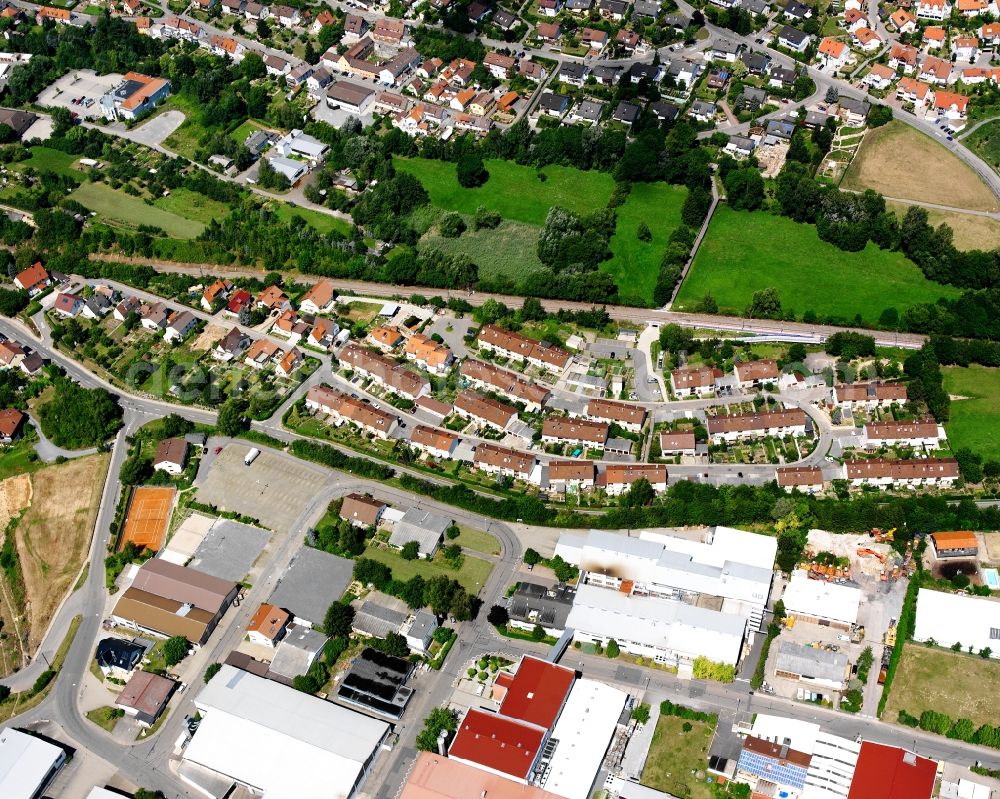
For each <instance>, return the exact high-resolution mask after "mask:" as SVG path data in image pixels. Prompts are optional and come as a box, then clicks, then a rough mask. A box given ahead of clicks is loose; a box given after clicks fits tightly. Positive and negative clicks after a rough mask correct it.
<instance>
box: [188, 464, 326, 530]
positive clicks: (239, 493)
mask: <svg viewBox="0 0 1000 799" xmlns="http://www.w3.org/2000/svg"><path fill="white" fill-rule="evenodd" d="M249 451H250V447H248V446H246V445H243V444H230V445H229V446H227V447H226V448H225V449H224V450H223V451H222V452H221V453H219V455H218V457H216V458H214V459H212V462H211V463H210V464H208V465H205V464H204V463H203V464H202V466H201V469H199V472H198V479H197V480H196V481H195V486H196V487H197V489H198V494H197V499H198V501H199V502H203V503H205V504H207V505H214V506H215V507H217V508H218V509H219V510H228V511H236V512H238V513H242V514H243V515H244V516H249V517H251V518H254V519H258V520H259V521H260V523H261V525H262V526H264V527H268V528H270V529H272V530H276V531H280V532H288V531H290V530H291V529H292V525H293V524H294V523H295V520H296V519H297V518H298V517H299V515H300V514H301V513H302V511H303V510H304V509H305V507H306V506H307V505H308V504H309V503H310V502H311V501H312V500H313V498H314V497H315V496H316V494H317V493H319V492H320V491H321V490H322V489H323V488H324V486H325V485H326V484H327V480H328V478H327V477H326V476H325V475H324V474H323V473H322V471H321V470H320V469H319V468H318V467H314V466H311V465H309V464H306V463H302V462H297V461H293V460H291V459H287V458H282V457H281V456H279V455H276V454H274V453H272V452H267V451H265V452H262V453H261V454H260V455H259V456H258V457H257V458H256V459H255V460H254V462H253V463H252V464H250V465H249V466H247V465H246V464H244V462H243V458H244V457H245V456H246V454H247V452H249Z"/></svg>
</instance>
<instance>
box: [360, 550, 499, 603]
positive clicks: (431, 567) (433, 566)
mask: <svg viewBox="0 0 1000 799" xmlns="http://www.w3.org/2000/svg"><path fill="white" fill-rule="evenodd" d="M364 557H366V558H371V559H372V560H377V561H378V562H379V563H384V564H385V565H386V566H388V567H389V568H390V569H392V577H393V579H395V580H402V581H403V582H406V581H407V580H409V579H410V578H411V577H415V576H416V575H418V574H419V575H420V576H422V577H423V578H424V579H425V580H429V579H430V578H431V577H437V576H438V575H440V574H443V575H444V576H445V577H448V578H450V579H454V580H458V581H459V582H460V583H461V584H462V587H463V588H464V589H465V590H466V591H468V592H469V593H470V594H473V595H476V594H478V593H479V592H480V590H482V587H483V586H484V585H485V584H486V579H487V578H488V577H489V576H490V572H491V571H492V570H493V564H492V563H490V562H489V561H486V560H482V559H481V558H475V557H473V556H472V555H469V554H465V555H464V556H463V557H464V559H463V562H462V566H461V568H460V569H457V570H456V569H452V568H450V567H449V566H448V565H447V564H446V563H445V562H444V560H443V559H442V558H441V554H440V552H439V553H438V554H437V555H436V556H435V558H434V560H429V561H428V560H403V556H402V555H400V554H399V553H398V552H397V551H396V550H394V549H384V548H382V547H378V546H369V547H368V548H367V549H365V554H364Z"/></svg>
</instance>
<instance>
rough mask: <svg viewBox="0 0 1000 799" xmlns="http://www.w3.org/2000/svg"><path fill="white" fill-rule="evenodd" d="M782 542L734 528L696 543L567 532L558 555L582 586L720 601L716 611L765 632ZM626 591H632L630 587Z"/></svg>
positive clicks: (645, 535) (672, 538)
mask: <svg viewBox="0 0 1000 799" xmlns="http://www.w3.org/2000/svg"><path fill="white" fill-rule="evenodd" d="M776 552H777V540H776V539H775V538H774V537H772V536H765V535H757V534H756V533H749V532H746V531H744V530H735V529H733V528H731V527H715V528H710V529H708V530H706V531H705V532H704V533H703V534H701V535H699V536H698V537H697V538H685V537H681V536H677V535H665V534H662V533H654V532H648V531H643V532H641V533H640V534H639V536H638V537H630V536H626V535H621V534H618V533H608V532H604V531H601V530H591V531H590V532H589V533H588V534H587V535H577V534H573V533H565V534H563V535H561V536H560V537H559V542H558V543H557V544H556V549H555V554H556V555H560V556H561V557H562V558H563V560H565V561H566V562H567V563H572V564H574V565H576V566H578V567H579V568H580V570H581V572H583V574H582V576H581V582H585V583H588V584H591V585H595V586H602V587H604V588H611V589H614V590H615V591H621V590H623V584H626V583H631V588H630V590H629V591H628V593H632V594H636V595H649V596H656V597H662V598H665V599H684V600H685V601H687V602H689V603H691V604H694V603H695V602H697V604H701V605H704V604H705V603H703V602H699V601H698V598H699V597H715V598H717V599H718V600H719V601H718V602H715V603H712V604H713V605H714V607H715V609H716V610H719V611H722V612H723V613H726V614H732V615H737V616H742V617H743V618H744V619H746V620H748V621H749V622H750V627H751V629H753V630H758V629H760V624H761V621H762V619H763V612H764V607H765V606H766V604H767V599H768V596H769V595H770V591H771V579H772V576H773V569H774V557H775V554H776ZM626 587H627V586H626Z"/></svg>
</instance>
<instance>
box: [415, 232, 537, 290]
mask: <svg viewBox="0 0 1000 799" xmlns="http://www.w3.org/2000/svg"><path fill="white" fill-rule="evenodd" d="M466 224H467V225H469V229H468V230H466V231H465V233H463V234H462V235H461V236H460V237H459V238H457V239H446V238H445V237H444V236H441V235H438V233H437V229H436V228H431V230H429V231H428V232H427V234H426V235H425V236H424V238H423V239H422V241H421V244H422V245H424V246H427V247H436V248H437V249H439V250H440V251H441V252H443V253H446V254H448V255H457V254H460V253H461V254H465V255H468V256H469V257H470V258H472V260H473V261H475V263H476V265H477V266H478V267H479V276H480V277H481V278H482V279H483V280H503V279H509V280H512V281H514V282H515V283H518V282H520V281H521V280H523V279H524V278H525V277H527V276H528V275H530V274H532V273H533V272H541V271H542V270H543V269H545V268H546V267H545V264H543V263H542V262H541V261H540V260H538V235H539V234H540V233H541V228H540V227H538V226H537V225H526V224H524V223H522V222H504V223H503V224H501V225H500V227H498V228H495V229H494V230H487V229H485V228H483V229H482V230H473V229H472V221H471V218H469V217H467V218H466Z"/></svg>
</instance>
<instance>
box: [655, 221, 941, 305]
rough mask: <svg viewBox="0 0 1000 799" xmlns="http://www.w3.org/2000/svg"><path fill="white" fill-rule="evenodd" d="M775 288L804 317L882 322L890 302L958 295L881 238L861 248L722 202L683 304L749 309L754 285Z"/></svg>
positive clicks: (679, 301)
mask: <svg viewBox="0 0 1000 799" xmlns="http://www.w3.org/2000/svg"><path fill="white" fill-rule="evenodd" d="M768 287H775V288H777V289H778V293H779V295H780V297H781V299H782V305H783V307H784V308H786V309H793V310H794V311H795V312H796V314H797V315H798V316H800V317H801V315H802V314H803V312H805V311H808V310H811V311H814V312H815V313H816V314H818V315H819V316H820V317H826V316H831V317H839V318H841V319H845V320H849V319H853V318H854V316H855V314H858V315H860V316H861V318H862V319H863V320H864V321H866V322H869V323H873V322H875V321H876V320H877V319H878V318H879V315H880V314H881V313H882V311H884V310H885V309H886V308H888V307H890V306H892V307H895V308H896V309H897V310H898V311H900V312H902V311H903V309H904V308H907V307H908V306H910V305H914V304H916V303H921V302H935V301H936V300H937V299H938V298H939V297H957V296H958V295H959V293H960V291H959V290H958V289H956V288H955V287H952V286H942V285H940V284H938V283H933V282H931V281H929V280H927V278H925V277H924V276H923V273H922V272H921V271H920V269H919V268H918V267H917V266H916V264H914V263H912V262H910V261H908V260H907V259H906V258H905V257H904V256H903V255H902V254H901V253H898V252H890V251H888V250H880V249H879V248H878V247H876V246H875V245H874V244H869V245H868V247H867V248H866V249H865V250H864V251H862V252H859V253H851V252H844V251H843V250H840V249H838V248H836V247H834V246H833V245H832V244H828V243H827V242H825V241H822V240H821V239H820V238H819V236H818V234H817V233H816V229H815V228H814V227H813V226H811V225H800V224H798V223H796V222H793V221H792V220H791V219H787V218H785V217H780V216H771V215H769V214H766V213H762V212H757V213H752V214H750V213H746V212H742V211H734V210H732V209H731V208H728V207H725V206H721V207H719V208H718V210H716V212H715V215H714V216H713V218H712V222H711V224H710V225H709V228H708V234H707V235H706V236H705V240H704V241H703V242H702V244H701V247H700V248H699V249H698V254H697V256H695V260H694V264H692V266H691V271H690V272H689V273H688V276H687V278H686V279H685V281H684V284H683V285H682V286H681V289H680V292H679V293H678V295H677V300H676V302H675V304H674V307H675V308H676V309H677V310H686V311H690V310H693V309H694V308H696V307H697V306H698V304H699V303H700V302H701V300H702V298H703V297H704V296H705V294H706V293H711V295H712V296H713V297H714V298H715V300H716V302H718V304H719V310H721V311H723V312H726V313H736V314H742V313H743V311H744V309H745V308H746V306H747V305H748V304H749V303H750V300H751V297H752V295H753V292H754V291H759V290H761V289H765V288H768Z"/></svg>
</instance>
